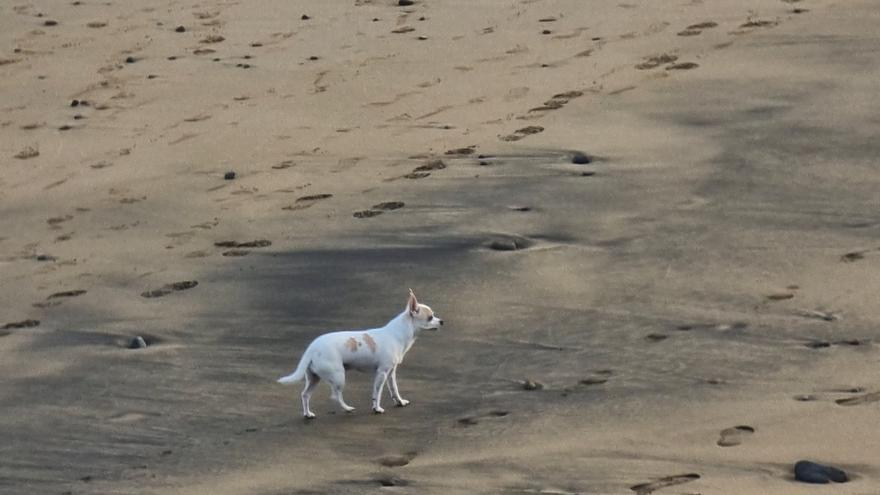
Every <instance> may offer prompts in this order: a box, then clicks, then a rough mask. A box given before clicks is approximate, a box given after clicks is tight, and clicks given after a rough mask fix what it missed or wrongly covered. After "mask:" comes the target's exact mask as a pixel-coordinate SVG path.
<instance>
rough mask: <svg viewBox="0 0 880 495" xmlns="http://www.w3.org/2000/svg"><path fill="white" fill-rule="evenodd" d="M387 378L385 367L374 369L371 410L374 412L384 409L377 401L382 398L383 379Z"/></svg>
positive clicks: (383, 410) (378, 412)
mask: <svg viewBox="0 0 880 495" xmlns="http://www.w3.org/2000/svg"><path fill="white" fill-rule="evenodd" d="M387 379H388V370H387V369H384V368H379V369H378V370H376V379H375V380H373V412H374V413H376V414H382V413H383V412H385V409H382V406H381V405H380V404H379V402H380V401H381V400H382V389H383V388H385V380H387Z"/></svg>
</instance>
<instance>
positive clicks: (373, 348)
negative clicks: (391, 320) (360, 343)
mask: <svg viewBox="0 0 880 495" xmlns="http://www.w3.org/2000/svg"><path fill="white" fill-rule="evenodd" d="M364 342H366V343H367V347H369V348H370V351H371V352H372V353H373V354H376V349H377V348H378V347H377V346H376V341H375V340H373V337H370V334H368V333H365V334H364Z"/></svg>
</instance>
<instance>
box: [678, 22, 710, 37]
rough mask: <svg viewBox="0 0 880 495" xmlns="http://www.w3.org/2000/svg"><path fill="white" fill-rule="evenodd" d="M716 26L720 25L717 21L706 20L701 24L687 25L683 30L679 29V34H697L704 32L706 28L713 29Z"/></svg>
mask: <svg viewBox="0 0 880 495" xmlns="http://www.w3.org/2000/svg"><path fill="white" fill-rule="evenodd" d="M714 27H718V23H717V22H713V21H706V22H701V23H699V24H691V25H690V26H688V27H686V28H685V29H684V30H683V31H679V32H678V35H679V36H696V35H698V34H700V33H702V32H703V30H704V29H711V28H714Z"/></svg>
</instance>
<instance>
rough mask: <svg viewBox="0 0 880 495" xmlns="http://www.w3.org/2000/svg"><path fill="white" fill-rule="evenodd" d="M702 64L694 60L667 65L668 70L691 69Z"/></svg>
mask: <svg viewBox="0 0 880 495" xmlns="http://www.w3.org/2000/svg"><path fill="white" fill-rule="evenodd" d="M699 66H700V65H699V64H697V63H694V62H682V63H680V64H672V65H670V66H669V67H666V70H691V69H696V68H697V67H699Z"/></svg>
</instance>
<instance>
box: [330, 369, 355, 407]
mask: <svg viewBox="0 0 880 495" xmlns="http://www.w3.org/2000/svg"><path fill="white" fill-rule="evenodd" d="M325 378H326V379H327V383H329V384H330V397H331V398H332V399H333V400H335V401H336V402H337V403H339V407H341V408H342V409H343V410H345V412H352V411H354V408H353V407H351V406H349V405H348V404H346V403H345V399H343V398H342V389H343V388H344V387H345V370H339V371H336V372H334V373H333V374H331V375H329V376H326V377H325Z"/></svg>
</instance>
